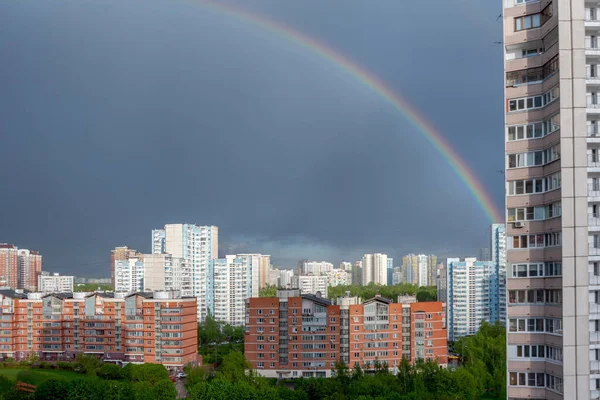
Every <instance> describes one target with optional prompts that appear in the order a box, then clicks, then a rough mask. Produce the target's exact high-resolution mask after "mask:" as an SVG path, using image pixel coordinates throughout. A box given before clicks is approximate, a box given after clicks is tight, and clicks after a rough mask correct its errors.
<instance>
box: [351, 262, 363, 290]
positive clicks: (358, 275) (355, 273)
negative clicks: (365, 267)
mask: <svg viewBox="0 0 600 400" xmlns="http://www.w3.org/2000/svg"><path fill="white" fill-rule="evenodd" d="M362 278H363V275H362V261H357V262H356V263H354V265H353V266H352V283H353V284H354V285H362V284H363V280H362Z"/></svg>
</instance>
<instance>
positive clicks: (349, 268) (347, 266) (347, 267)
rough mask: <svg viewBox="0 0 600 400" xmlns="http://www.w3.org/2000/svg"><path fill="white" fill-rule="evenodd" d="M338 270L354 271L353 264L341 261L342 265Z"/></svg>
mask: <svg viewBox="0 0 600 400" xmlns="http://www.w3.org/2000/svg"><path fill="white" fill-rule="evenodd" d="M338 268H339V269H343V270H346V271H352V263H351V262H348V261H340V265H339V267H338Z"/></svg>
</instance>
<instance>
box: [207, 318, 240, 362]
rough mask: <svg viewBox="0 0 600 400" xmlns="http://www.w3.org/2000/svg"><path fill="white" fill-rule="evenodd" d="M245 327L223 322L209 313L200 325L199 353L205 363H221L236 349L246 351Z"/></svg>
mask: <svg viewBox="0 0 600 400" xmlns="http://www.w3.org/2000/svg"><path fill="white" fill-rule="evenodd" d="M243 341H244V328H243V327H241V326H240V327H234V326H231V325H228V324H222V323H220V322H219V321H216V320H215V319H214V318H213V316H212V315H211V314H210V311H209V312H208V313H207V315H206V318H205V320H204V323H202V324H199V325H198V353H200V354H201V355H202V359H203V361H204V363H205V364H219V363H221V362H222V361H223V357H225V356H226V355H227V354H229V353H231V352H234V351H241V352H243V351H244V343H243Z"/></svg>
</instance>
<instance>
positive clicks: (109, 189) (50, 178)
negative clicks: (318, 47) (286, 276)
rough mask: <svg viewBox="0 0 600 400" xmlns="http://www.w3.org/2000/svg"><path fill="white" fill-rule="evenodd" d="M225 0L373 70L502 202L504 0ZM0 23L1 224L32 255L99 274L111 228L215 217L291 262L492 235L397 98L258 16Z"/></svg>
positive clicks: (167, 14) (87, 16)
mask: <svg viewBox="0 0 600 400" xmlns="http://www.w3.org/2000/svg"><path fill="white" fill-rule="evenodd" d="M63 3H64V4H63ZM230 3H232V4H236V2H230ZM237 4H239V5H242V6H243V7H245V8H247V9H249V10H251V11H252V12H254V13H256V14H260V15H264V16H266V17H268V18H270V19H272V20H274V21H278V22H279V23H281V24H284V25H289V26H291V27H293V28H294V29H296V30H298V31H301V32H304V33H305V34H307V35H309V36H312V37H315V38H318V40H320V41H322V42H323V43H326V44H327V45H328V46H330V47H331V48H334V49H336V51H339V52H340V53H343V54H345V55H346V56H348V57H349V58H350V59H352V60H354V61H355V62H357V63H358V64H360V65H362V66H363V67H364V68H366V69H368V70H369V71H371V72H372V73H373V74H375V75H376V76H378V77H379V78H380V79H381V80H382V81H384V82H385V84H386V85H387V87H389V88H391V89H392V90H394V91H395V92H397V93H400V94H401V95H402V96H403V97H405V98H407V99H408V100H409V102H410V103H411V104H412V105H413V106H414V107H415V108H416V109H417V110H419V112H420V113H421V114H423V115H424V116H425V117H426V119H427V120H428V121H429V122H430V123H431V124H432V125H433V126H435V127H436V128H437V129H438V130H440V131H441V132H443V135H444V138H445V139H446V140H447V141H448V142H449V143H450V144H451V145H452V146H453V147H454V148H455V149H456V150H457V152H458V153H459V154H460V156H461V157H462V158H463V159H465V160H466V161H467V163H468V164H469V166H470V168H471V169H472V170H474V171H476V173H477V175H478V178H479V179H480V180H481V182H482V183H483V185H484V186H485V189H486V191H487V192H488V193H489V194H490V196H491V197H492V199H493V200H494V201H495V202H496V203H497V205H499V206H501V205H502V203H503V195H504V183H503V176H502V175H501V174H499V173H498V170H502V169H503V165H504V162H503V154H502V151H501V150H499V151H495V150H494V151H490V149H502V148H503V139H504V138H503V136H504V135H503V125H502V124H503V115H502V112H503V107H502V79H503V77H502V62H501V59H502V58H501V57H502V54H501V48H500V47H499V46H495V45H493V42H494V41H497V40H499V39H498V38H499V37H501V34H502V32H501V24H499V23H497V22H496V21H495V17H496V16H497V15H498V13H499V10H500V6H501V5H500V4H485V3H484V4H481V2H474V1H463V2H460V3H457V4H448V3H447V2H443V1H434V2H433V3H427V4H424V3H411V4H406V3H402V2H397V1H382V2H380V3H379V6H378V7H372V6H371V5H370V4H369V3H366V2H362V1H343V2H342V1H337V0H332V1H331V2H320V1H316V0H308V1H305V2H302V4H299V3H296V2H282V1H254V0H247V1H243V2H241V1H240V2H237ZM432 8H433V9H435V10H437V11H438V12H436V13H431V12H430V10H431V9H432ZM332 10H335V13H332ZM332 15H335V16H336V17H335V18H333V20H332ZM424 16H427V29H423V22H424V21H423V19H424V18H425V17H424ZM461 20H462V21H466V22H468V23H464V24H457V23H456V21H461ZM0 24H1V26H2V27H3V28H2V29H3V35H4V37H5V38H7V39H8V40H3V41H1V42H0V51H1V52H2V54H5V55H6V58H7V59H8V60H11V62H9V63H3V64H2V65H0V72H1V73H0V85H1V86H2V87H3V88H4V95H3V96H0V120H1V121H2V124H1V125H0V137H1V139H0V140H1V141H2V146H0V169H2V170H3V171H7V172H8V173H6V174H4V176H3V187H4V188H6V190H5V191H4V192H5V193H3V196H2V197H1V198H0V209H2V210H5V212H4V213H3V214H2V215H1V217H0V242H9V243H13V244H15V245H17V246H19V247H22V248H30V249H34V250H38V251H40V253H41V254H42V255H43V257H44V270H48V271H53V272H54V271H56V272H60V273H65V274H74V275H78V276H107V275H108V274H109V270H108V266H109V261H108V260H109V258H110V250H111V249H112V248H114V247H115V246H122V245H129V246H130V247H132V248H135V249H137V250H139V251H142V252H148V251H149V249H150V232H151V229H152V228H154V227H156V226H162V225H164V224H165V223H178V222H189V223H198V224H212V225H217V226H219V230H220V252H219V253H220V254H219V255H220V256H222V255H224V254H235V253H240V252H247V251H252V252H260V253H263V254H271V255H272V263H273V264H274V265H277V266H285V267H288V268H294V267H295V265H296V262H297V260H298V259H301V258H315V259H323V260H328V261H331V262H334V263H335V262H338V261H339V260H341V259H345V260H359V259H360V258H361V257H362V254H364V253H373V252H384V253H387V254H389V255H390V256H391V257H394V259H396V260H398V259H400V258H401V256H402V255H404V254H406V253H410V252H413V253H433V254H436V255H438V256H439V257H440V258H444V257H446V255H447V256H455V257H458V256H463V255H478V254H479V249H480V248H481V247H485V246H487V245H488V244H489V242H488V239H487V237H488V231H489V222H488V221H487V220H486V217H485V215H484V213H483V212H482V211H481V210H480V209H479V208H478V206H477V204H476V203H475V202H474V199H473V197H472V196H471V195H470V194H469V193H468V192H467V191H466V189H465V187H464V185H463V184H462V182H460V180H459V179H458V178H457V177H456V175H455V174H454V173H453V172H452V171H451V170H450V168H449V166H448V164H447V162H446V161H445V160H443V159H442V158H441V157H440V155H439V153H438V152H436V151H435V150H434V149H433V148H432V146H431V145H430V144H429V143H427V142H426V141H425V140H424V139H423V137H422V136H420V135H419V134H418V133H417V131H416V129H415V128H414V127H413V126H412V125H411V124H410V123H409V122H408V121H407V120H406V119H405V118H404V117H403V116H402V115H400V114H399V113H398V112H397V111H396V110H394V109H393V107H391V106H390V105H389V103H387V102H386V101H384V100H382V99H381V98H380V97H378V96H377V95H376V94H374V93H373V92H372V91H370V90H369V88H367V87H365V86H364V85H361V84H360V83H359V82H357V81H356V80H355V79H352V78H351V77H350V76H348V75H347V74H345V73H344V71H342V70H340V69H339V68H336V66H334V65H332V64H331V63H327V62H325V61H324V60H322V59H320V58H319V57H317V56H315V55H314V54H311V53H310V52H307V51H306V50H305V49H303V48H302V47H300V46H296V45H294V44H293V43H290V42H289V41H285V40H283V39H282V38H279V37H277V36H274V35H272V34H270V33H269V32H266V31H264V30H261V29H260V28H257V27H256V26H252V25H251V24H248V23H245V22H244V21H240V20H239V19H236V18H234V17H232V16H228V15H224V14H222V13H218V12H215V11H214V10H210V9H208V8H206V7H201V6H199V4H193V2H184V1H177V0H175V1H169V0H146V1H141V0H121V1H116V0H109V1H107V2H103V3H102V4H100V3H95V2H72V1H64V2H58V3H56V2H54V3H39V2H36V1H33V0H25V1H22V2H5V3H1V4H0ZM31 26H35V27H36V29H30V27H31ZM109 27H110V28H109ZM357 27H359V29H357ZM416 32H418V34H416ZM440 38H444V39H443V40H440ZM473 52H477V54H478V55H479V57H478V59H479V60H480V62H479V64H478V68H477V69H473V68H471V66H470V64H468V62H469V60H470V59H471V58H472V56H471V55H472V54H473ZM440 60H444V61H443V62H440ZM465 68H469V74H468V76H467V75H465V74H464V69H465ZM490 99H492V101H490ZM494 99H497V100H494ZM473 105H477V106H476V108H474V106H473ZM474 109H475V110H476V112H473V111H474ZM465 116H468V117H469V119H466V118H465ZM500 208H501V207H500ZM99 267H102V268H106V272H105V273H103V274H101V273H100V271H98V268H99Z"/></svg>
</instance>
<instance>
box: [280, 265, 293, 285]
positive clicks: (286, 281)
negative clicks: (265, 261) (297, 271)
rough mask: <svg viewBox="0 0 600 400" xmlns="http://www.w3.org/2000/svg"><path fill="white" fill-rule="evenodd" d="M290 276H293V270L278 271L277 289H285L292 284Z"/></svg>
mask: <svg viewBox="0 0 600 400" xmlns="http://www.w3.org/2000/svg"><path fill="white" fill-rule="evenodd" d="M292 276H294V270H293V269H281V270H279V282H278V283H279V285H278V286H279V287H280V288H286V287H289V286H291V284H292Z"/></svg>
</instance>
